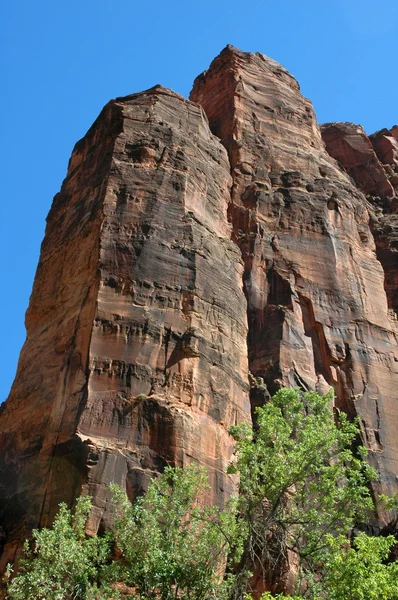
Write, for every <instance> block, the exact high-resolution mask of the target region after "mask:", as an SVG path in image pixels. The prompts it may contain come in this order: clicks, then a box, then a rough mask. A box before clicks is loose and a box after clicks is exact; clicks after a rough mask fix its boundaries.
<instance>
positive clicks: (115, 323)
mask: <svg viewBox="0 0 398 600" xmlns="http://www.w3.org/2000/svg"><path fill="white" fill-rule="evenodd" d="M205 113H206V114H205ZM206 115H207V117H206ZM209 125H210V127H209ZM343 130H344V136H345V137H344V141H341V138H338V139H337V142H336V136H335V133H334V134H333V136H332V138H333V140H334V141H333V144H334V146H333V147H334V148H337V150H336V152H340V151H341V149H343V150H342V153H341V156H340V155H339V156H337V155H336V158H338V160H339V161H340V163H341V164H342V165H343V167H344V168H345V169H346V171H347V172H348V173H349V175H348V174H347V173H345V172H344V171H343V170H342V169H341V167H340V166H339V165H338V164H337V162H336V161H335V160H334V158H332V157H331V156H330V154H329V153H328V152H326V150H325V145H324V142H323V140H322V137H321V132H320V129H319V127H318V125H317V122H316V118H315V115H314V111H313V108H312V105H311V103H310V102H309V101H308V100H306V99H305V98H303V97H302V95H301V94H300V89H299V85H298V83H297V82H296V80H295V79H294V78H293V77H292V76H291V75H290V74H289V73H288V72H287V71H286V70H285V69H284V68H283V67H281V65H279V64H277V63H275V62H274V61H272V60H271V59H268V58H266V57H265V56H263V55H261V54H248V53H243V52H240V51H239V50H237V49H236V48H233V47H231V46H228V47H227V48H226V49H225V50H224V51H223V52H222V53H221V54H220V56H219V57H217V58H216V59H215V60H214V61H213V63H212V65H211V66H210V68H209V70H208V71H207V72H205V73H204V74H202V75H200V76H199V77H198V78H197V80H196V81H195V84H194V88H193V90H192V93H191V101H187V100H184V99H183V98H181V97H180V96H178V95H177V94H175V93H174V92H172V91H170V90H166V89H164V88H162V87H160V86H156V87H155V88H153V89H151V90H148V91H146V92H142V93H140V94H134V95H131V96H127V97H125V98H118V99H116V100H114V101H112V102H110V103H109V104H108V105H107V106H106V107H105V108H104V110H103V111H102V113H101V115H100V116H99V117H98V119H97V121H96V122H95V123H94V125H93V126H92V128H91V129H90V130H89V132H88V133H87V135H86V136H85V137H84V138H83V140H81V141H80V142H78V144H77V145H76V147H75V149H74V152H73V154H72V158H71V160H70V164H69V170H68V175H67V178H66V179H65V181H64V184H63V186H62V189H61V192H60V193H59V194H58V195H57V196H56V197H55V199H54V203H53V206H52V208H51V211H50V214H49V217H48V223H47V230H46V237H45V240H44V242H43V246H42V252H41V258H40V263H39V267H38V271H37V275H36V280H35V284H34V289H33V293H32V297H31V303H30V307H29V310H28V313H27V318H26V325H27V333H28V335H27V341H26V343H25V346H24V348H23V351H22V353H21V357H20V362H19V367H18V373H17V377H16V380H15V383H14V385H13V388H12V390H11V394H10V397H9V399H8V401H7V402H6V403H5V405H3V407H2V408H1V414H0V431H1V433H0V455H1V462H0V498H1V501H0V527H1V526H2V527H3V528H4V532H5V536H6V539H5V552H4V554H3V564H4V563H5V562H6V561H7V560H8V559H9V558H10V557H11V558H12V556H13V553H14V552H15V551H16V549H17V547H18V544H19V543H20V541H21V540H22V539H23V538H24V537H25V536H26V535H27V534H28V532H29V530H30V528H31V527H37V526H41V525H46V524H48V523H49V522H50V521H51V519H52V518H53V515H54V513H55V511H56V509H57V504H58V502H59V501H61V500H66V501H67V502H69V503H72V502H73V500H74V498H75V497H76V495H78V494H79V493H81V492H82V491H83V492H87V493H89V494H91V495H92V496H93V499H94V509H93V512H92V515H91V521H90V529H91V530H92V531H95V530H97V529H98V528H103V527H106V526H107V525H108V523H109V519H110V515H109V495H108V487H107V486H108V484H109V483H110V482H111V481H116V482H118V483H120V484H121V485H123V486H125V487H126V489H127V490H128V493H129V494H130V496H132V497H133V496H135V495H136V494H137V493H140V492H141V491H142V489H144V488H145V487H146V485H147V483H148V480H149V478H150V477H151V476H152V475H153V474H154V473H155V472H157V471H159V470H161V469H162V468H163V467H164V465H166V464H180V465H181V464H185V463H186V462H189V461H198V462H200V463H201V464H203V465H205V466H206V468H207V470H208V473H209V476H210V481H211V492H210V495H209V501H212V502H218V503H219V504H222V503H223V502H224V499H225V498H226V497H227V496H228V495H230V494H231V492H232V490H233V487H234V482H233V481H232V480H231V479H230V478H229V477H228V476H227V475H226V468H227V465H228V463H229V460H230V456H231V452H232V443H231V439H230V437H229V435H228V428H229V426H230V425H231V424H233V423H236V422H240V421H243V420H246V421H250V403H249V388H250V397H251V402H252V406H253V407H254V406H256V405H258V404H261V403H262V402H264V401H266V400H267V399H269V394H270V393H272V392H273V391H275V389H277V388H278V387H280V386H281V385H299V386H301V387H303V388H305V389H313V388H315V389H317V390H319V391H320V392H324V391H326V390H327V389H329V388H330V387H333V388H334V389H335V391H336V406H337V408H339V409H343V410H345V411H347V412H348V413H349V414H350V416H352V417H354V416H358V417H359V418H360V423H361V432H362V438H363V441H364V443H365V444H366V445H367V446H368V448H369V450H370V461H371V463H372V464H373V465H375V466H376V468H377V469H378V470H379V472H380V481H379V482H378V483H377V484H375V488H374V489H375V492H377V491H384V492H387V493H388V492H391V491H395V489H396V477H395V473H396V464H397V460H398V441H397V438H396V435H395V427H394V425H395V423H394V416H395V415H396V410H397V389H398V385H397V364H398V358H397V356H396V348H397V346H396V321H394V319H393V318H392V316H391V311H389V306H388V303H387V296H388V302H389V303H390V304H391V302H392V301H393V298H392V294H393V292H392V285H393V282H392V280H391V281H390V283H389V284H387V279H388V277H387V268H386V266H385V265H386V264H387V263H386V261H387V262H388V260H390V259H391V257H392V255H391V248H392V245H391V244H390V241H388V244H390V245H388V244H387V242H386V244H387V246H388V248H387V250H386V256H387V258H386V259H385V260H384V258H383V257H382V254H381V247H382V242H381V241H380V240H382V239H387V238H388V240H390V239H391V236H390V237H388V236H387V238H383V235H384V236H385V235H386V233H385V232H386V231H387V222H388V218H387V212H386V210H385V209H384V208H383V207H382V208H381V215H379V217H378V216H377V210H376V208H375V207H376V206H378V205H377V202H382V203H383V202H384V203H386V202H387V203H389V206H392V201H393V200H394V194H395V192H394V180H393V177H391V176H390V177H389V176H388V173H389V171H388V169H387V168H385V166H384V163H383V164H382V163H380V159H379V158H378V157H380V156H383V157H384V158H383V160H392V161H393V162H392V163H391V164H390V166H391V165H392V166H391V169H392V170H394V169H395V167H394V165H395V163H394V161H395V160H396V155H395V154H394V151H391V152H390V151H389V150H388V144H390V145H392V146H393V147H394V144H393V142H391V139H390V138H391V137H394V135H395V133H394V132H395V130H394V131H393V134H392V136H390V135H387V134H383V136H382V137H381V138H380V140H379V139H378V138H377V140H376V138H375V139H374V140H372V143H373V144H374V148H375V150H373V147H372V143H371V142H370V141H369V140H368V138H366V136H365V134H363V132H362V130H360V131H359V130H358V128H356V133H355V135H354V134H353V135H351V133H349V132H350V131H351V129H349V132H348V133H347V132H346V130H345V129H344V128H343ZM324 131H326V130H324ZM339 131H340V130H339ZM348 134H349V135H348ZM324 135H325V134H324ZM216 136H217V137H216ZM358 136H359V137H358ZM218 138H219V139H218ZM348 138H349V139H348ZM365 138H366V139H365ZM385 138H386V139H387V141H385ZM339 140H340V141H339ZM333 144H332V145H333ZM377 144H378V146H377ZM329 150H330V148H329ZM330 152H331V154H333V152H332V150H330ZM347 157H348V158H347ZM346 158H347V162H346V164H343V163H344V160H346ZM361 161H362V162H361ZM363 161H365V163H366V161H368V163H367V164H368V167H367V168H368V171H369V169H370V167H369V164H370V163H369V161H373V162H371V165H376V166H377V169H376V171H377V177H376V175H374V176H373V175H372V176H371V178H370V179H369V178H366V177H365V175H364V173H365V172H366V169H363V168H362V166H363V164H365V163H364V162H363ZM351 163H352V164H351ZM354 163H355V165H354ZM347 165H351V167H352V168H353V170H352V171H351V172H350V170H349V168H351V167H349V166H347ZM354 167H355V168H354ZM372 168H373V166H372ZM375 168H376V167H375ZM376 171H375V173H376ZM358 174H360V177H359V175H358ZM354 175H355V177H356V178H357V179H356V183H357V185H359V183H358V182H359V181H362V180H363V181H366V185H370V184H372V186H373V187H372V189H371V192H368V191H366V193H367V194H368V197H367V198H366V197H365V196H364V194H363V193H362V192H361V191H360V189H357V187H355V185H354V183H353V181H352V179H351V177H354ZM361 178H362V179H361ZM361 185H362V184H361ZM378 186H380V188H379V187H378ZM376 189H380V190H382V191H380V192H379V193H378V197H379V200H378V201H377V202H376V200H375V201H373V203H372V204H371V203H370V200H369V198H375V197H376V196H373V195H372V194H375V193H376V192H375V190H376ZM383 194H384V195H383ZM383 206H384V205H383ZM379 212H380V211H379ZM391 212H392V209H391ZM369 214H371V221H369ZM376 217H377V218H378V219H379V220H378V223H379V224H380V223H382V224H381V225H380V227H381V229H382V233H380V236H379V238H378V237H377V235H376V231H377V226H378V225H376V224H375V223H376V222H375V219H376ZM384 218H385V220H384V221H381V220H380V219H384ZM372 232H373V234H372ZM373 235H374V236H375V238H376V243H377V252H378V254H377V255H376V247H375V241H374V237H373ZM378 240H379V241H378ZM388 253H390V254H388ZM383 256H384V255H383ZM381 263H382V264H383V266H384V268H385V269H386V272H385V273H386V274H385V273H384V272H383V268H382V264H381ZM391 265H392V260H391ZM391 269H392V267H391ZM384 286H385V287H384ZM389 286H390V287H389ZM390 288H391V292H389V290H390ZM386 291H387V296H386ZM378 516H379V519H380V520H381V521H383V519H385V518H386V515H385V514H383V513H382V511H379V515H378Z"/></svg>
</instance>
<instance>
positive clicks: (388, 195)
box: [321, 123, 398, 315]
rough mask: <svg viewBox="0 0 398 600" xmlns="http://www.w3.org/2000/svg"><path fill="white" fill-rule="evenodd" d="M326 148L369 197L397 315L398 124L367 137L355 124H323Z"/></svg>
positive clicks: (374, 231) (388, 290)
mask: <svg viewBox="0 0 398 600" xmlns="http://www.w3.org/2000/svg"><path fill="white" fill-rule="evenodd" d="M321 131H322V137H323V140H324V142H325V144H326V149H327V151H328V152H329V154H330V155H331V156H333V158H335V159H336V160H337V161H338V162H339V164H340V165H341V166H342V167H343V169H345V171H347V173H349V174H350V175H351V177H352V178H353V179H354V182H355V184H356V185H357V187H358V188H359V189H360V190H362V191H363V193H364V194H365V195H366V197H367V200H368V209H369V213H370V228H371V231H372V234H373V237H374V240H375V243H376V253H377V258H378V259H379V261H380V263H381V264H382V266H383V269H384V274H385V279H384V287H385V291H386V294H387V300H388V306H389V309H390V310H391V311H392V312H393V313H394V314H395V315H397V314H398V127H397V126H395V127H393V128H392V129H391V130H388V129H382V130H381V131H378V132H377V133H374V134H373V135H371V136H369V138H368V137H367V135H366V133H365V131H364V130H363V128H362V127H360V126H358V125H354V124H353V123H332V124H326V125H322V127H321Z"/></svg>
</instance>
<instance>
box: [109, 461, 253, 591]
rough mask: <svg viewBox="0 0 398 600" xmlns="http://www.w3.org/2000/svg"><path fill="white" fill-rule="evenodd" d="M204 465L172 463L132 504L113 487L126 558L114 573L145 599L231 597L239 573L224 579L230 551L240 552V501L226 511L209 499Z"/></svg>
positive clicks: (118, 536) (119, 541)
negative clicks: (174, 465)
mask: <svg viewBox="0 0 398 600" xmlns="http://www.w3.org/2000/svg"><path fill="white" fill-rule="evenodd" d="M208 487H209V486H208V483H207V479H206V476H205V472H204V470H203V469H201V468H198V467H196V466H194V465H192V466H189V467H187V468H185V469H181V468H176V469H173V468H170V467H169V468H166V470H165V472H164V474H163V475H161V476H160V477H158V478H157V479H154V480H153V481H152V483H151V485H150V486H149V488H148V491H147V493H146V494H145V496H143V497H142V498H139V499H138V500H137V501H136V502H135V503H134V504H133V505H131V503H130V501H129V500H128V498H127V496H126V494H125V493H124V492H122V491H121V490H120V489H119V488H117V487H116V486H113V488H112V489H113V494H114V501H115V503H116V520H115V537H116V542H117V546H118V548H119V549H120V551H121V560H120V561H119V562H118V563H116V564H115V572H114V578H115V579H117V580H118V581H122V582H123V583H125V584H126V585H128V586H130V587H132V588H134V589H135V596H134V597H136V598H140V599H142V600H144V599H145V600H155V599H162V600H172V599H173V600H175V599H176V598H178V599H179V600H201V599H203V600H206V599H208V598H217V599H218V600H222V599H223V598H227V597H228V594H229V590H230V588H231V585H232V583H233V576H232V575H230V576H228V577H226V578H224V571H225V566H226V560H227V556H228V555H229V556H235V557H236V555H237V554H239V543H240V539H241V535H240V533H239V531H238V524H237V522H236V518H235V503H234V502H231V503H230V505H229V507H228V508H227V509H226V510H224V511H221V510H220V509H218V508H217V507H214V506H206V505H204V504H203V494H204V492H205V491H206V489H207V488H208Z"/></svg>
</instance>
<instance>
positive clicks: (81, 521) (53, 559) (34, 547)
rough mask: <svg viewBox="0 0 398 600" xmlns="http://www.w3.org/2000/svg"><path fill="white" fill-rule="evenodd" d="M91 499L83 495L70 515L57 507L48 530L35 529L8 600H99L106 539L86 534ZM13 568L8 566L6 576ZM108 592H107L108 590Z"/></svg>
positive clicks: (8, 593) (103, 591) (12, 584)
mask: <svg viewBox="0 0 398 600" xmlns="http://www.w3.org/2000/svg"><path fill="white" fill-rule="evenodd" d="M90 508H91V499H90V498H89V497H88V496H82V497H80V498H79V499H78V500H77V504H76V510H75V512H74V513H72V512H71V511H70V510H69V509H68V508H67V506H66V504H60V509H59V512H58V514H57V516H56V517H55V521H54V524H53V527H52V528H51V529H47V528H46V529H42V530H40V531H39V530H34V531H33V533H32V537H33V540H32V542H29V541H26V542H25V546H24V555H23V557H22V558H21V559H20V561H19V571H18V574H17V575H16V576H15V577H14V578H13V579H12V581H11V582H10V583H9V584H8V587H7V598H9V599H10V600H72V599H73V600H91V599H92V600H94V599H95V600H99V599H100V598H105V597H106V593H107V590H106V588H105V587H102V595H101V596H100V595H99V588H100V587H101V572H102V568H103V567H104V565H105V564H106V562H107V560H108V558H109V547H110V539H109V537H104V538H100V537H97V536H94V537H91V538H88V537H87V536H86V534H85V526H86V522H87V517H88V514H89V512H90ZM11 574H12V568H11V566H10V565H9V566H8V569H7V577H8V578H10V577H11ZM109 592H110V590H109Z"/></svg>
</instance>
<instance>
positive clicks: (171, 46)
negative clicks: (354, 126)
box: [0, 0, 398, 402]
mask: <svg viewBox="0 0 398 600" xmlns="http://www.w3.org/2000/svg"><path fill="white" fill-rule="evenodd" d="M0 28H1V30H0V40H1V41H0V45H1V47H0V60H1V67H2V73H3V74H2V82H3V86H2V88H3V89H2V94H1V97H0V104H1V107H0V108H1V117H2V125H1V131H2V135H1V148H0V153H1V156H0V161H1V162H0V164H1V177H0V194H1V205H0V211H1V212H0V244H1V248H0V271H1V273H0V275H1V277H0V281H1V290H0V291H1V293H0V314H1V315H2V324H1V346H0V358H1V364H2V377H1V379H0V402H1V401H2V400H4V399H5V398H6V397H7V395H8V393H9V389H10V386H11V383H12V380H13V378H14V375H15V369H16V364H17V360H18V355H19V352H20V348H21V346H22V344H23V341H24V339H25V328H24V313H25V311H26V308H27V305H28V301H29V295H30V293H31V289H32V283H33V277H34V273H35V269H36V265H37V261H38V257H39V251H40V243H41V240H42V237H43V233H44V226H45V217H46V215H47V213H48V210H49V208H50V204H51V201H52V197H53V196H54V194H55V193H56V192H57V191H58V190H59V188H60V186H61V183H62V179H63V177H64V176H65V172H66V167H67V163H68V159H69V156H70V153H71V151H72V148H73V145H74V144H75V142H76V141H77V140H78V139H79V138H80V137H82V136H83V135H84V133H85V132H86V131H87V129H88V128H89V127H90V125H91V123H92V122H93V121H94V119H95V118H96V116H97V115H98V113H99V111H100V110H101V108H102V106H103V105H104V104H105V103H106V102H107V101H108V100H110V99H111V98H114V97H116V96H121V95H125V94H129V93H132V92H137V91H140V90H142V89H146V88H149V87H151V86H153V85H154V84H156V83H161V84H162V85H165V86H167V87H171V88H173V89H174V90H176V91H177V92H179V93H181V94H183V95H184V96H187V95H188V94H189V91H190V88H191V85H192V82H193V79H194V78H195V77H196V75H198V74H199V73H200V72H201V71H203V70H204V69H206V68H207V67H208V65H209V64H210V62H211V60H212V59H213V58H214V57H215V56H216V55H217V54H218V53H219V52H220V51H221V50H222V48H224V47H225V46H226V45H227V44H228V43H230V44H233V45H235V46H237V47H239V48H241V49H242V50H245V51H253V52H257V51H258V52H263V53H264V54H266V55H268V56H270V57H272V58H274V59H275V60H277V61H279V62H281V63H282V64H283V65H284V66H285V67H286V68H287V69H289V71H290V72H291V73H292V74H293V75H294V76H295V77H296V78H297V79H298V81H299V83H300V85H301V89H302V92H303V94H304V95H305V96H307V97H308V98H310V99H311V100H312V102H313V104H314V106H315V110H316V112H317V116H318V120H319V122H326V121H353V122H355V123H360V124H362V125H363V126H364V127H365V129H366V130H367V131H368V133H372V132H373V131H375V130H377V129H381V128H382V127H391V126H392V125H394V124H395V123H397V122H398V110H397V96H398V77H397V64H398V42H397V31H398V1H397V0H379V1H378V2H375V0H330V1H327V0H325V1H322V0H246V1H245V2H242V1H240V2H238V1H236V0H229V1H228V2H227V1H224V0H212V1H210V0H194V1H191V0H181V1H174V0H167V1H159V0H152V2H145V3H144V2H138V1H137V0H79V1H78V0H68V1H66V0H35V1H32V0H9V1H8V2H3V3H2V7H1V9H0Z"/></svg>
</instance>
